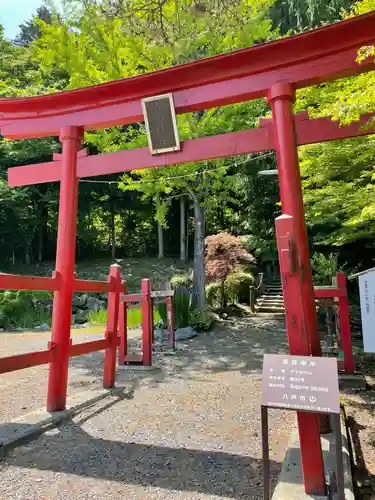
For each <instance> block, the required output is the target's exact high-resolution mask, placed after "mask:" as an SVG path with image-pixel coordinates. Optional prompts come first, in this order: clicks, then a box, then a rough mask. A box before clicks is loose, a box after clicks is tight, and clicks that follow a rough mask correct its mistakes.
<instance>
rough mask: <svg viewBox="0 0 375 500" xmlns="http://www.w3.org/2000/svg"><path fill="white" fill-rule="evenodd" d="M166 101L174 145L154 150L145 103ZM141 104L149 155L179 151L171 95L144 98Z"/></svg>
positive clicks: (179, 145)
mask: <svg viewBox="0 0 375 500" xmlns="http://www.w3.org/2000/svg"><path fill="white" fill-rule="evenodd" d="M166 98H167V99H168V100H169V109H170V112H171V118H172V125H173V132H174V138H175V143H176V145H175V146H173V147H168V148H154V147H153V143H152V137H151V136H152V134H151V128H150V122H149V119H148V114H147V109H146V103H148V102H152V101H158V100H160V99H166ZM141 102H142V111H143V116H144V120H145V127H146V134H147V140H148V147H149V150H150V153H151V154H152V155H158V154H161V153H169V152H171V151H179V150H180V149H181V143H180V137H179V133H178V127H177V119H176V111H175V106H174V101H173V94H172V93H169V94H162V95H157V96H153V97H145V98H143V99H142V100H141Z"/></svg>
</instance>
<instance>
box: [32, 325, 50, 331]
mask: <svg viewBox="0 0 375 500" xmlns="http://www.w3.org/2000/svg"><path fill="white" fill-rule="evenodd" d="M34 330H35V331H36V332H48V330H49V325H48V323H43V324H42V325H39V326H36V327H35V328H34Z"/></svg>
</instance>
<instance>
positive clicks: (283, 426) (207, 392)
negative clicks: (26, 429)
mask: <svg viewBox="0 0 375 500" xmlns="http://www.w3.org/2000/svg"><path fill="white" fill-rule="evenodd" d="M285 342H286V339H285V334H284V332H283V328H282V327H280V325H279V324H278V323H277V322H275V321H274V320H272V319H268V318H260V319H251V320H250V319H236V320H235V321H233V322H232V321H228V322H226V324H225V326H220V327H218V328H217V329H215V331H214V332H212V333H210V334H207V335H201V336H199V337H198V338H196V339H194V340H191V341H188V342H186V343H181V344H180V345H179V346H178V349H177V351H176V353H175V355H173V356H172V355H170V353H169V352H168V351H167V352H163V351H161V350H159V351H158V352H156V353H155V364H156V368H155V369H153V370H152V371H147V372H139V371H132V370H128V369H121V370H119V376H118V386H119V387H123V388H124V391H123V393H122V396H120V397H118V398H115V397H109V398H108V399H106V400H103V401H102V402H101V403H99V404H97V405H95V406H94V407H91V408H90V409H87V410H85V411H84V412H83V413H81V414H79V415H78V416H77V417H76V418H75V419H74V420H73V421H71V422H68V423H66V424H64V425H62V426H60V427H59V428H57V429H53V430H50V431H48V432H47V433H46V434H44V435H43V436H41V437H39V438H38V439H37V440H35V441H32V442H30V443H28V444H26V445H24V446H21V447H19V448H17V449H16V450H14V451H13V452H12V453H11V454H10V455H9V456H8V457H7V458H6V459H5V460H4V461H3V462H1V465H0V499H1V500H3V499H4V500H5V499H10V498H12V499H25V500H26V499H27V500H42V499H44V500H46V499H48V500H54V499H69V500H75V499H77V500H78V499H80V500H81V499H82V500H84V499H90V500H96V499H120V498H121V499H124V498H126V499H127V500H143V499H155V500H156V499H192V500H198V499H199V500H207V499H213V500H214V499H224V500H225V499H240V498H246V499H254V500H255V499H257V500H258V499H260V498H262V475H261V467H262V460H261V442H260V419H259V417H260V415H259V413H260V408H259V396H260V382H261V378H260V371H261V362H262V355H263V353H264V352H283V351H284V350H285V347H286V344H285ZM99 356H101V358H100V357H99ZM101 360H102V355H101V354H98V353H93V354H92V355H88V356H82V357H80V358H75V360H73V363H75V364H73V367H72V370H71V377H70V379H71V383H70V390H74V391H79V389H77V385H80V386H82V387H83V386H84V387H85V389H87V386H90V384H91V385H92V386H95V387H97V386H98V385H100V383H101V380H100V378H101V374H102V365H101ZM39 370H40V369H39ZM72 375H74V377H75V380H73V379H72ZM44 376H45V375H44ZM33 377H34V378H33ZM8 378H9V376H8ZM38 380H39V381H40V380H41V379H40V375H37V374H33V375H31V378H30V380H28V379H27V378H19V379H14V380H13V381H11V382H9V383H10V384H11V386H12V387H13V390H14V389H15V388H16V387H18V386H19V387H21V386H25V382H26V384H27V386H26V390H27V388H28V389H29V394H30V393H31V392H32V391H33V390H35V393H37V394H39V393H42V392H43V394H42V400H44V397H45V396H44V386H39V387H37V386H36V385H34V384H35V383H38ZM30 384H31V385H30ZM72 384H73V385H72ZM28 386H29V387H28ZM3 387H4V386H3ZM30 387H32V388H33V389H32V390H30ZM6 389H7V386H5V391H6ZM17 390H18V389H17ZM22 390H23V391H25V388H23V389H19V391H20V392H19V394H20V395H21V393H22ZM3 392H4V391H3V390H2V393H3ZM13 393H14V391H13ZM23 394H26V392H24V393H23ZM20 397H21V396H20ZM39 397H40V396H39V395H38V396H35V399H34V400H33V403H36V401H37V400H38V398H39ZM4 403H5V400H4V398H3V395H2V396H1V399H0V408H1V407H2V406H3V404H4ZM24 404H25V403H24ZM42 405H43V403H42V404H40V405H39V406H42ZM16 406H17V405H16ZM1 411H2V412H3V413H2V415H3V416H5V417H4V418H5V420H8V417H7V416H6V415H9V414H11V413H12V411H11V412H9V411H8V410H3V409H2V410H1ZM4 411H5V413H4ZM7 412H8V413H7ZM13 412H14V409H13ZM4 418H3V421H4ZM270 425H271V437H270V449H271V452H270V457H271V471H272V477H273V481H274V480H275V478H276V476H277V474H278V472H279V469H280V462H281V460H282V458H283V455H284V452H285V448H286V444H287V440H288V436H289V432H290V429H291V427H292V426H293V425H294V416H293V415H292V414H291V413H282V412H270Z"/></svg>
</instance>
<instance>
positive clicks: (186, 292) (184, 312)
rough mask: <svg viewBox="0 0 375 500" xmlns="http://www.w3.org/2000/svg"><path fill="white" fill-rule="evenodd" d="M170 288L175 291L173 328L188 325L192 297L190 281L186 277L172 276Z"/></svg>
mask: <svg viewBox="0 0 375 500" xmlns="http://www.w3.org/2000/svg"><path fill="white" fill-rule="evenodd" d="M170 283H171V288H172V290H174V291H175V293H174V296H173V314H174V324H175V328H183V327H185V326H189V325H190V319H191V318H190V309H191V295H192V281H191V279H190V278H189V277H188V276H187V275H176V276H173V277H172V279H171V281H170Z"/></svg>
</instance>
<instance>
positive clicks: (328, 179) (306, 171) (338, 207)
mask: <svg viewBox="0 0 375 500" xmlns="http://www.w3.org/2000/svg"><path fill="white" fill-rule="evenodd" d="M300 157H301V171H302V175H303V188H304V200H305V206H306V218H307V221H308V223H309V224H310V225H311V226H312V228H313V232H314V239H315V241H316V242H319V243H320V244H323V245H333V246H342V245H344V244H348V243H351V242H354V241H358V240H361V239H369V238H373V237H374V235H375V233H374V219H375V198H374V194H375V182H374V181H375V139H374V137H373V136H369V137H364V138H357V139H350V140H346V141H340V142H331V143H323V144H315V145H311V146H304V147H303V148H301V151H300Z"/></svg>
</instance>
